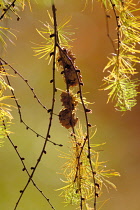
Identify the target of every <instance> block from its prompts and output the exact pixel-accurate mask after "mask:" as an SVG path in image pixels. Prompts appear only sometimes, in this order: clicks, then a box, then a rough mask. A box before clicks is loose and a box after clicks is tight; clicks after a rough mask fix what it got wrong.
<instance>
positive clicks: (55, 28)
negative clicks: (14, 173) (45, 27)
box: [14, 4, 57, 210]
mask: <svg viewBox="0 0 140 210" xmlns="http://www.w3.org/2000/svg"><path fill="white" fill-rule="evenodd" d="M52 12H53V16H54V34H57V22H56V13H55V12H56V8H55V6H54V4H53V5H52ZM56 45H57V37H56V36H54V53H53V96H52V106H51V112H50V120H49V125H48V129H47V134H46V139H45V142H44V145H43V148H42V151H41V153H40V155H39V158H38V159H37V162H36V165H35V166H34V167H32V168H31V169H33V171H32V173H31V175H30V177H29V179H28V181H27V183H26V185H25V187H24V189H23V190H22V191H21V195H20V197H19V199H18V201H17V203H16V205H15V208H14V210H16V209H17V206H18V204H19V202H20V200H21V198H22V196H23V194H24V192H25V190H26V189H27V187H28V185H29V183H30V181H31V179H32V177H33V176H34V173H35V171H36V169H37V167H38V165H39V163H40V161H41V159H42V156H43V154H46V151H45V149H46V145H47V142H48V138H49V136H50V130H51V126H52V119H53V111H54V104H55V93H56V86H55V65H56V64H55V61H56ZM53 209H55V208H54V207H53Z"/></svg>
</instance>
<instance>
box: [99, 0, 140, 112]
mask: <svg viewBox="0 0 140 210" xmlns="http://www.w3.org/2000/svg"><path fill="white" fill-rule="evenodd" d="M102 2H103V4H104V8H105V10H106V11H108V12H109V11H110V10H113V13H114V17H115V20H116V27H117V29H116V30H117V39H116V40H115V41H112V38H111V37H110V34H109V25H108V18H109V17H110V15H107V16H106V26H107V36H108V37H109V39H110V41H111V43H112V45H113V48H114V52H115V53H113V54H112V58H109V62H108V64H107V65H106V67H105V68H104V70H108V72H109V75H108V76H107V77H104V79H103V81H104V82H105V83H104V85H105V86H106V87H105V88H103V89H104V90H109V91H110V92H109V94H108V101H109V100H112V101H115V103H116V104H115V108H116V110H119V111H123V112H125V111H127V110H131V109H132V107H134V106H135V105H136V103H137V101H136V96H137V95H138V93H139V92H138V91H137V89H138V86H139V80H138V79H133V78H132V77H133V76H134V74H136V73H137V72H136V69H135V64H136V63H139V62H140V59H139V57H138V56H137V55H135V53H140V50H137V49H136V45H137V44H139V43H140V35H139V34H140V33H139V32H140V26H139V22H140V18H139V16H134V14H133V13H134V12H135V11H136V9H135V6H136V5H135V4H134V3H132V2H131V1H125V2H124V1H119V0H108V1H102ZM105 2H106V3H105ZM107 2H108V4H107ZM114 43H116V45H117V46H116V47H114V46H115V45H114Z"/></svg>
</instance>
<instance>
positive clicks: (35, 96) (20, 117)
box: [0, 58, 63, 147]
mask: <svg viewBox="0 0 140 210" xmlns="http://www.w3.org/2000/svg"><path fill="white" fill-rule="evenodd" d="M0 60H2V62H4V63H5V65H8V66H9V67H10V68H12V70H13V71H14V72H15V73H16V74H18V76H20V78H22V80H23V81H24V82H25V83H26V84H27V86H28V87H29V89H30V90H31V92H32V93H33V95H34V98H36V100H37V102H38V103H39V104H40V105H41V106H42V107H43V108H44V109H46V110H47V111H48V109H47V108H46V107H45V106H44V105H43V104H42V103H41V102H40V99H39V98H38V97H37V95H36V94H35V92H34V89H33V88H32V87H31V86H30V85H29V83H28V81H27V80H25V79H24V77H23V76H22V75H21V74H20V73H19V72H18V71H17V70H15V69H14V68H13V67H12V66H11V65H10V64H8V63H7V62H6V61H4V60H3V59H2V58H0ZM3 71H4V72H6V70H5V69H3ZM5 77H6V79H7V83H8V85H9V86H10V87H12V86H11V83H10V79H9V77H8V75H7V74H6V75H5ZM10 91H11V93H12V96H13V99H14V100H15V103H16V106H17V109H18V114H19V119H20V122H21V123H23V125H24V126H25V127H26V130H30V131H32V132H33V133H35V134H36V136H37V137H41V138H43V139H46V138H45V137H44V136H42V135H41V134H39V133H38V132H36V131H35V130H34V129H32V128H31V126H29V125H28V124H27V123H26V122H25V121H24V120H23V117H22V112H21V105H20V104H19V102H18V100H17V98H16V96H15V93H14V90H13V89H11V90H10ZM48 113H49V112H48ZM48 141H49V142H50V143H52V144H53V145H56V146H60V147H61V146H63V145H62V144H58V143H55V142H53V141H51V140H50V139H48Z"/></svg>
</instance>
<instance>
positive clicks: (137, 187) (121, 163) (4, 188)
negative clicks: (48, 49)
mask: <svg viewBox="0 0 140 210" xmlns="http://www.w3.org/2000/svg"><path fill="white" fill-rule="evenodd" d="M84 4H85V1H84V0H83V1H74V0H71V1H65V0H57V1H56V7H57V16H58V22H59V21H62V20H63V19H65V17H70V16H71V17H72V19H71V22H70V25H71V27H70V28H71V30H72V31H74V32H75V35H74V37H73V38H76V39H75V41H73V43H72V45H73V52H74V53H75V55H76V58H77V59H76V64H77V66H78V67H79V68H80V69H81V71H82V76H83V81H84V87H83V92H84V93H86V95H85V96H86V98H87V100H88V101H90V102H94V104H93V105H90V108H91V109H92V110H93V112H92V115H90V116H89V118H90V122H91V123H92V124H93V125H96V126H97V133H96V136H95V137H94V139H93V141H94V142H96V143H102V142H106V145H105V146H104V147H103V148H102V149H103V151H102V152H101V157H100V158H101V159H100V160H102V161H108V163H107V166H108V168H113V169H115V170H116V171H118V172H120V174H121V176H120V177H117V178H113V179H111V181H112V182H113V183H114V184H115V185H116V186H117V191H115V190H114V189H110V190H109V193H108V192H107V191H106V189H105V188H104V189H103V192H104V194H103V195H102V196H101V197H100V198H99V202H102V201H104V200H106V199H108V198H110V200H109V201H108V202H106V204H105V205H104V206H103V207H102V209H103V210H118V209H119V210H131V209H134V210H139V209H140V199H139V196H140V179H139V177H140V164H139V162H140V131H139V129H140V127H139V125H140V109H139V103H140V96H138V98H137V99H138V104H137V106H135V107H134V108H133V109H132V111H129V112H127V113H125V114H124V115H122V113H120V112H117V111H115V109H114V107H113V104H112V103H108V104H107V103H106V101H107V92H104V91H101V90H99V89H101V85H102V79H103V77H104V76H105V75H106V74H105V73H103V68H104V66H105V65H106V63H107V61H108V59H107V56H111V53H112V52H113V49H112V46H111V43H110V41H109V39H108V38H107V34H106V23H105V14H104V10H103V8H102V7H101V5H100V3H98V2H97V1H94V7H93V10H92V4H91V1H89V3H88V5H87V7H86V8H85V10H84V11H83V12H82V10H83V8H84ZM47 10H49V11H50V12H51V6H50V2H49V1H45V0H44V1H43V0H42V1H41V0H40V1H39V0H38V1H37V2H35V3H32V12H30V10H29V8H28V7H26V8H25V10H24V11H23V12H21V13H19V14H20V16H21V19H20V21H17V20H16V17H15V16H14V15H13V19H12V21H11V20H9V21H5V25H6V26H8V27H10V28H13V29H14V30H15V31H14V33H15V34H16V36H17V40H15V45H12V44H10V43H9V44H8V48H7V51H6V52H4V51H3V52H2V51H1V52H2V55H3V58H4V59H5V60H6V61H7V62H8V63H10V64H11V65H12V66H13V67H14V68H15V69H17V70H18V71H19V72H20V73H21V74H22V75H23V76H24V77H25V78H26V79H28V81H29V83H30V85H31V86H32V87H34V90H35V92H36V94H37V96H38V97H39V98H40V100H41V101H42V103H43V104H45V105H46V106H47V107H48V108H49V107H50V105H51V95H52V91H51V89H52V84H50V83H49V81H50V79H52V72H51V71H52V70H51V65H48V62H47V61H45V59H38V58H37V57H35V56H34V52H33V49H32V47H34V46H35V45H34V44H33V43H37V44H40V43H41V42H42V41H43V39H42V38H41V37H40V36H39V35H38V33H37V32H36V28H38V29H41V27H42V26H43V25H42V23H41V22H43V23H44V22H45V21H48V20H49V18H48V15H47ZM111 23H112V26H110V33H111V35H112V37H113V38H115V36H116V32H115V21H113V17H112V22H111ZM113 23H114V25H113ZM139 67H140V66H137V68H138V70H139ZM9 72H11V71H9ZM56 82H57V87H59V88H60V89H65V84H64V83H63V79H62V77H61V75H60V72H57V79H56ZM11 84H12V85H13V87H14V89H15V94H16V96H17V98H18V101H19V104H20V105H21V110H22V115H23V119H24V121H25V122H26V123H27V124H28V125H30V126H31V127H32V128H33V129H36V130H37V131H38V132H39V133H40V134H42V135H44V136H45V134H46V130H47V126H48V114H47V113H46V112H45V111H44V110H43V108H42V107H40V106H39V104H38V103H37V102H36V101H35V99H34V98H33V95H32V93H31V91H30V90H29V89H28V87H27V86H26V84H25V83H24V82H23V81H22V80H21V79H20V78H18V76H16V75H15V76H14V77H12V78H11ZM87 92H88V93H87ZM59 95H60V92H58V93H57V101H56V104H57V106H56V112H59V110H60V109H61V103H60V99H59ZM11 103H13V102H11ZM13 104H14V103H13ZM12 115H13V116H14V120H13V121H12V122H13V124H12V125H11V130H12V131H13V134H11V138H12V140H13V142H14V144H15V145H18V150H19V152H20V154H21V155H22V156H23V157H25V163H26V165H27V166H28V167H29V168H30V167H31V166H34V164H35V163H36V159H37V158H38V155H39V154H40V151H41V148H42V145H43V140H42V139H41V138H36V136H35V135H34V134H33V133H31V132H30V131H27V130H26V129H25V127H24V125H22V124H20V123H19V116H18V114H17V110H16V109H13V111H12ZM51 138H52V140H53V141H55V142H57V143H61V144H63V145H64V146H63V147H62V148H59V147H57V146H53V145H51V144H50V143H48V145H47V154H46V155H44V156H43V159H42V161H41V163H40V165H39V167H38V169H37V171H36V173H35V175H34V180H35V181H36V183H37V184H38V186H39V187H40V188H41V189H42V190H43V192H44V193H45V194H46V196H47V197H48V198H50V201H51V202H52V204H53V205H54V207H55V208H56V209H57V210H60V209H66V210H73V209H75V207H74V206H69V205H68V206H66V207H64V206H65V204H64V203H63V199H62V198H61V197H59V196H58V195H59V193H60V192H59V191H55V190H56V189H58V188H60V187H62V186H63V183H62V182H61V181H60V178H63V176H62V175H60V174H59V172H61V166H62V164H63V163H64V160H63V159H61V158H59V157H58V156H59V154H61V152H68V151H69V144H68V141H69V133H68V131H67V130H66V129H65V128H63V127H62V126H61V125H60V124H59V121H58V119H57V117H55V116H54V121H53V126H52V130H51ZM0 160H1V163H0V209H1V210H12V209H14V205H15V203H16V201H17V199H18V197H19V195H20V193H19V191H20V190H21V189H23V187H24V185H25V183H26V181H27V179H28V177H27V175H26V173H25V172H23V171H22V165H21V163H20V161H19V159H18V157H17V155H16V153H15V151H14V150H13V148H12V146H11V144H10V143H9V141H8V140H7V139H5V142H4V146H3V147H1V148H0ZM31 209H34V210H46V209H47V210H49V209H51V207H50V206H49V205H48V204H47V203H46V201H45V199H43V197H42V196H41V195H40V194H39V192H38V191H37V190H36V189H35V188H34V187H33V186H32V184H30V185H29V187H28V189H27V190H26V192H25V194H24V196H23V198H22V200H21V202H20V204H19V207H18V210H31Z"/></svg>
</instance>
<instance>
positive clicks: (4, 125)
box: [3, 120, 53, 209]
mask: <svg viewBox="0 0 140 210" xmlns="http://www.w3.org/2000/svg"><path fill="white" fill-rule="evenodd" d="M3 127H4V130H5V134H6V136H7V139H8V140H9V142H10V144H11V145H12V147H13V149H14V150H15V152H16V154H17V156H18V158H19V160H20V161H21V163H22V165H23V169H22V171H26V173H27V175H28V176H29V177H30V173H29V171H28V169H27V167H26V165H25V163H24V160H25V158H24V157H22V156H21V155H20V153H19V151H18V146H16V145H15V144H14V143H13V140H12V139H11V137H10V136H9V134H8V132H7V131H6V130H7V128H6V124H5V121H4V120H3ZM31 182H32V184H33V185H34V187H35V188H36V189H37V190H38V191H39V192H40V193H41V195H42V196H43V197H44V198H45V199H46V201H47V202H48V203H49V205H50V206H51V207H52V209H53V206H52V204H51V202H50V200H49V198H47V197H46V195H45V194H44V193H43V191H42V190H40V188H39V187H38V186H37V184H36V183H35V182H34V180H33V179H31Z"/></svg>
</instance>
